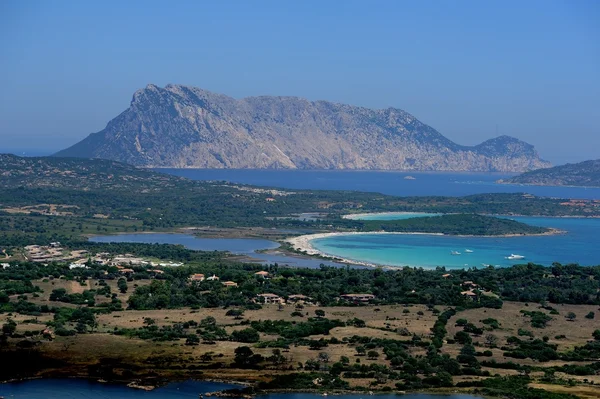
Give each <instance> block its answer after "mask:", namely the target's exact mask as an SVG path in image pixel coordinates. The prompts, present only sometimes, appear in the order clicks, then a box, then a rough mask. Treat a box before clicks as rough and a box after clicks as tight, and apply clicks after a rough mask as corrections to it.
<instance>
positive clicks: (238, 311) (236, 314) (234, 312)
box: [225, 309, 244, 320]
mask: <svg viewBox="0 0 600 399" xmlns="http://www.w3.org/2000/svg"><path fill="white" fill-rule="evenodd" d="M243 315H244V310H243V309H229V310H228V311H227V313H225V316H233V318H234V319H236V320H239V319H241V318H242V316H243Z"/></svg>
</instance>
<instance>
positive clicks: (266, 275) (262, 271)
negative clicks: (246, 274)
mask: <svg viewBox="0 0 600 399" xmlns="http://www.w3.org/2000/svg"><path fill="white" fill-rule="evenodd" d="M254 275H255V276H258V277H262V278H267V277H269V272H265V271H264V270H261V271H260V272H256V273H254Z"/></svg>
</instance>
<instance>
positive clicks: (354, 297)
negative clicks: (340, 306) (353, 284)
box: [340, 294, 375, 302]
mask: <svg viewBox="0 0 600 399" xmlns="http://www.w3.org/2000/svg"><path fill="white" fill-rule="evenodd" d="M340 298H341V299H344V300H346V301H349V302H369V301H372V300H373V299H375V295H373V294H344V295H340Z"/></svg>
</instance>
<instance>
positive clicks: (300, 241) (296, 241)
mask: <svg viewBox="0 0 600 399" xmlns="http://www.w3.org/2000/svg"><path fill="white" fill-rule="evenodd" d="M354 234H402V235H407V234H411V235H413V234H421V235H433V236H443V234H442V233H403V232H393V233H388V232H385V231H374V232H368V233H365V232H360V231H357V232H352V231H349V232H338V233H316V234H306V235H302V236H298V237H293V238H289V239H287V240H286V242H287V243H289V244H290V245H291V246H292V248H294V250H296V251H298V252H302V253H304V254H306V255H310V256H320V257H323V258H327V259H331V260H335V261H336V262H339V263H350V264H353V265H359V266H367V267H383V268H389V269H402V267H400V266H393V265H384V264H379V263H371V262H364V261H358V260H354V259H347V258H341V257H339V256H335V255H331V254H328V253H325V252H323V251H319V250H318V249H316V248H315V247H313V246H312V243H311V241H312V240H316V239H320V238H326V237H334V236H340V235H354Z"/></svg>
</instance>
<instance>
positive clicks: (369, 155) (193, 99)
mask: <svg viewBox="0 0 600 399" xmlns="http://www.w3.org/2000/svg"><path fill="white" fill-rule="evenodd" d="M56 155H58V156H62V157H91V158H96V157H97V158H106V159H112V160H117V161H122V162H127V163H130V164H133V165H137V166H145V167H174V168H287V169H296V168H298V169H384V170H386V169H387V170H430V171H485V172H488V171H502V172H522V171H527V170H532V169H538V168H543V167H549V166H550V164H549V163H547V162H545V161H543V160H541V159H540V158H539V157H538V154H537V152H536V151H535V149H534V148H533V146H532V145H530V144H527V143H524V142H522V141H520V140H517V139H515V138H511V137H507V136H502V137H498V138H495V139H491V140H488V141H486V142H484V143H482V144H479V145H477V146H474V147H467V146H461V145H458V144H456V143H454V142H452V141H451V140H448V139H447V138H445V137H444V136H442V135H441V134H440V133H439V132H437V131H436V130H435V129H433V128H431V127H429V126H427V125H425V124H423V123H422V122H420V121H419V120H417V119H416V118H415V117H414V116H412V115H410V114H408V113H407V112H404V111H402V110H400V109H395V108H388V109H380V110H373V109H368V108H362V107H355V106H350V105H345V104H336V103H331V102H327V101H307V100H305V99H301V98H296V97H266V96H265V97H250V98H244V99H241V100H236V99H234V98H231V97H227V96H225V95H221V94H216V93H211V92H208V91H206V90H202V89H198V88H194V87H187V86H180V85H167V86H166V87H164V88H160V87H157V86H155V85H148V86H147V87H146V88H145V89H142V90H138V91H136V92H135V94H134V95H133V99H132V101H131V105H130V107H129V108H128V109H127V110H125V112H123V113H122V114H121V115H119V116H117V117H116V118H115V119H113V120H112V121H110V122H109V123H108V125H107V126H106V128H105V129H104V130H102V131H100V132H98V133H94V134H91V135H89V136H88V137H87V138H86V139H84V140H82V141H81V142H79V143H77V144H75V145H74V146H72V147H70V148H67V149H65V150H63V151H60V152H59V153H58V154H56Z"/></svg>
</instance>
